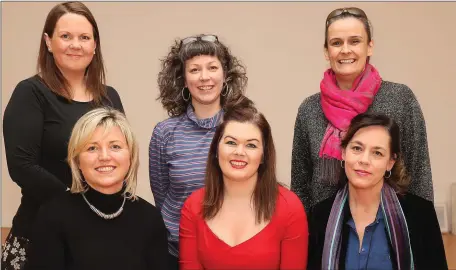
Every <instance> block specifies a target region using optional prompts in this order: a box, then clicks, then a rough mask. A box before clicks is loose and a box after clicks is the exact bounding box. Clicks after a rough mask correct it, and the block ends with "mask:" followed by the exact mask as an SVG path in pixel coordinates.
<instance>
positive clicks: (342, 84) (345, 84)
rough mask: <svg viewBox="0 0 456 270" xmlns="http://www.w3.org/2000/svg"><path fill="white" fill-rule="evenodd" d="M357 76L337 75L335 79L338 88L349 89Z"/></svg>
mask: <svg viewBox="0 0 456 270" xmlns="http://www.w3.org/2000/svg"><path fill="white" fill-rule="evenodd" d="M356 77H357V76H353V75H352V76H337V75H336V81H337V85H338V86H339V88H340V90H350V89H352V88H353V83H354V82H355V79H356Z"/></svg>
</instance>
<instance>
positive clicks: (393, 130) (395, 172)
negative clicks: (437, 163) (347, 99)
mask: <svg viewBox="0 0 456 270" xmlns="http://www.w3.org/2000/svg"><path fill="white" fill-rule="evenodd" d="M370 126H382V127H384V128H385V129H386V130H387V131H388V134H389V136H390V155H391V158H393V159H395V161H396V162H395V163H394V165H393V168H392V169H391V176H390V177H389V178H386V177H385V178H384V179H385V182H386V183H388V184H389V185H390V186H391V187H392V188H393V189H394V190H395V191H396V192H397V193H399V194H403V193H404V192H405V191H406V190H407V188H408V185H409V183H410V178H409V176H408V175H407V172H406V168H405V165H404V160H403V157H402V151H401V140H400V139H401V138H400V130H399V126H398V125H397V123H396V122H395V121H394V120H393V119H392V118H389V117H388V116H386V115H383V114H376V113H362V114H358V115H357V116H355V117H354V118H353V119H352V121H351V123H350V127H349V128H348V131H347V133H346V134H345V136H344V138H343V139H342V142H341V146H342V148H343V149H345V148H346V147H347V145H348V143H349V142H350V141H351V139H352V138H353V136H354V135H355V134H356V132H358V130H360V129H362V128H365V127H370ZM341 175H342V177H341V179H342V181H340V182H339V184H340V185H344V184H345V183H347V181H348V179H347V176H346V175H345V172H344V170H342V173H341Z"/></svg>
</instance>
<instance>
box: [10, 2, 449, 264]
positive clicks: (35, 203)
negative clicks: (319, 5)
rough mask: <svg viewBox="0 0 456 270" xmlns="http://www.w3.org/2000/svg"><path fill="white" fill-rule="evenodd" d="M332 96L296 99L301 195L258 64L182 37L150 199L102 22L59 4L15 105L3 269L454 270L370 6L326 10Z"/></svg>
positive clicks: (166, 68) (155, 147)
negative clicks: (265, 102) (105, 49)
mask: <svg viewBox="0 0 456 270" xmlns="http://www.w3.org/2000/svg"><path fill="white" fill-rule="evenodd" d="M324 49H325V50H324V52H325V57H326V59H327V60H328V61H329V64H330V66H331V67H330V68H329V69H328V70H327V71H325V72H324V74H323V79H322V81H321V84H320V92H319V93H317V94H314V95H312V96H310V97H308V98H306V99H305V100H304V102H302V104H301V106H300V107H299V110H298V115H297V118H296V123H295V128H294V139H293V150H292V179H291V190H290V189H287V188H286V186H285V185H283V184H281V183H280V181H279V179H277V177H276V151H275V146H274V142H273V137H272V131H271V127H270V125H269V123H268V121H267V120H266V118H265V116H264V115H263V114H262V113H261V112H259V111H258V110H257V109H256V108H255V105H254V103H253V102H252V101H251V100H250V99H248V98H247V97H246V96H245V91H246V86H247V76H246V71H245V67H244V66H243V65H242V64H241V62H240V61H239V60H238V59H237V58H236V57H235V56H234V55H232V53H231V52H230V50H229V49H228V47H227V46H226V45H224V44H223V43H222V42H220V41H219V39H218V37H217V36H216V35H213V34H201V35H196V36H191V37H186V38H183V39H181V40H179V41H176V42H175V43H174V44H173V45H172V46H171V49H170V51H169V53H168V55H167V56H166V57H165V59H163V61H162V66H161V71H160V73H159V74H158V87H159V90H160V95H159V100H160V101H161V103H162V105H163V107H164V109H165V110H166V111H167V112H168V114H169V116H170V117H169V118H168V119H166V120H164V121H162V122H160V123H158V124H157V125H156V126H155V128H154V130H153V134H152V137H151V140H150V145H149V177H150V185H151V189H152V193H153V196H154V200H155V206H153V205H151V204H150V203H148V202H146V201H145V200H143V199H141V198H140V197H138V196H137V195H136V185H137V172H138V166H139V161H138V160H139V157H138V143H137V141H136V139H135V135H134V134H133V132H132V131H131V128H130V125H129V124H128V121H127V118H126V116H125V112H124V108H123V106H122V102H121V99H120V97H119V94H118V93H117V91H116V90H115V89H114V88H112V87H110V86H107V85H106V84H105V74H104V66H103V57H102V51H101V43H100V38H99V32H98V26H97V23H96V21H95V19H94V17H93V15H92V14H91V12H90V11H89V9H88V8H87V7H86V6H85V5H84V4H82V3H81V2H65V3H61V4H58V5H56V6H55V7H54V8H53V9H52V10H51V11H50V12H49V14H48V17H47V19H46V23H45V26H44V29H43V32H42V39H41V43H40V49H39V56H38V72H37V74H36V75H34V76H33V77H30V78H27V79H25V80H23V81H21V82H20V83H19V84H18V85H17V86H16V88H15V90H14V92H13V94H12V96H11V98H10V100H9V103H8V105H7V107H6V109H5V113H4V122H3V132H4V140H5V152H6V157H7V165H8V170H9V173H10V176H11V179H12V180H13V181H14V182H16V183H17V184H18V185H19V187H20V188H21V190H22V200H21V204H20V207H19V209H18V211H17V214H16V215H15V217H14V220H13V226H12V229H11V231H10V233H9V235H8V237H7V240H6V243H5V244H4V245H3V248H2V258H1V264H2V266H1V268H2V269H48V270H53V269H84V270H87V269H89V270H90V269H135V270H141V269H415V268H417V269H447V268H448V267H447V263H446V259H445V252H444V247H443V242H442V237H441V234H440V230H439V225H438V222H437V217H436V214H435V210H434V207H433V188H432V176H431V166H430V160H429V151H428V147H427V135H426V126H425V121H424V117H423V114H422V112H421V109H420V105H419V103H418V101H417V100H416V98H415V96H414V94H413V92H412V91H411V90H410V88H408V87H407V86H406V85H403V84H398V83H394V82H389V81H385V80H383V79H382V78H381V76H380V74H379V72H378V70H377V69H376V68H375V67H374V66H373V65H371V64H370V61H369V60H370V57H371V56H372V54H373V40H372V32H371V25H370V22H369V20H368V18H367V16H366V14H365V13H364V12H363V11H362V10H361V9H359V8H341V9H336V10H334V11H333V12H331V13H330V14H329V15H328V17H327V19H326V30H325V41H324Z"/></svg>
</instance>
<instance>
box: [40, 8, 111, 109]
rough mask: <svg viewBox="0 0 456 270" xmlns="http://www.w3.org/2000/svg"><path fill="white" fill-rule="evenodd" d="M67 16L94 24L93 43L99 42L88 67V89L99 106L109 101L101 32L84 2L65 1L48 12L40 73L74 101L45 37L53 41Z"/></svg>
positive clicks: (51, 86) (53, 86)
mask: <svg viewBox="0 0 456 270" xmlns="http://www.w3.org/2000/svg"><path fill="white" fill-rule="evenodd" d="M67 13H74V14H78V15H81V16H84V17H85V18H86V19H87V20H88V21H89V22H90V24H91V25H92V28H93V35H94V40H95V43H96V48H95V55H94V56H93V59H92V62H91V63H90V64H89V66H88V67H87V68H86V71H85V75H86V86H87V89H90V91H91V93H92V96H93V101H94V102H95V104H97V105H100V104H101V103H102V99H103V98H108V97H107V93H106V86H105V81H106V76H105V68H104V64H103V56H102V54H101V42H100V33H99V31H98V25H97V22H96V21H95V18H94V17H93V15H92V13H91V12H90V10H89V9H88V8H87V7H86V6H85V5H84V4H83V3H81V2H64V3H60V4H58V5H56V6H55V7H54V8H52V9H51V11H50V12H49V14H48V16H47V18H46V22H45V23H44V27H43V32H42V33H41V43H40V49H39V53H38V63H37V72H38V74H39V75H40V77H41V80H42V81H43V82H44V83H45V84H46V85H47V86H48V87H49V88H50V89H51V90H52V91H53V92H54V93H56V94H58V95H60V96H63V97H65V98H66V99H67V100H68V101H69V102H71V100H72V92H71V89H70V85H69V83H68V81H67V80H66V78H65V77H64V76H63V74H62V72H60V70H59V68H58V67H57V65H56V64H55V61H54V56H53V55H52V53H50V52H49V51H48V48H47V46H46V40H45V38H44V34H47V35H48V36H49V37H50V38H52V36H53V34H54V30H55V26H56V24H57V21H58V20H59V19H60V17H62V16H63V15H65V14H67Z"/></svg>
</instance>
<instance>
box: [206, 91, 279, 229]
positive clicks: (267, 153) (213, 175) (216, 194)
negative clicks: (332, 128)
mask: <svg viewBox="0 0 456 270" xmlns="http://www.w3.org/2000/svg"><path fill="white" fill-rule="evenodd" d="M232 121H235V122H240V123H252V124H254V125H256V126H257V127H258V128H259V129H260V131H261V134H262V139H263V163H261V164H260V166H259V167H258V180H257V183H256V186H255V189H254V191H253V194H252V201H253V206H254V209H255V220H256V222H258V223H261V221H269V220H271V218H272V215H273V214H274V210H275V206H276V201H277V195H278V189H279V183H278V182H277V177H276V152H275V147H274V141H273V139H272V133H271V126H270V125H269V123H268V121H267V120H266V118H265V117H264V115H263V114H262V113H260V112H258V111H257V109H256V108H255V107H254V104H253V102H252V101H251V100H250V99H248V98H247V97H242V98H240V99H239V100H238V101H237V102H235V103H230V104H228V105H227V112H226V113H225V114H224V116H223V122H222V123H221V124H220V125H219V126H218V127H217V130H216V131H215V135H214V138H213V140H212V143H211V147H210V149H209V154H208V160H207V167H206V178H205V193H204V200H203V217H204V218H205V219H212V218H214V217H215V216H216V215H217V213H218V211H219V210H220V208H221V207H222V205H223V197H224V184H223V173H222V170H221V168H220V165H219V162H218V158H217V152H218V146H219V143H220V140H221V139H222V137H223V133H224V132H225V128H226V125H227V124H228V123H229V122H232Z"/></svg>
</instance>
